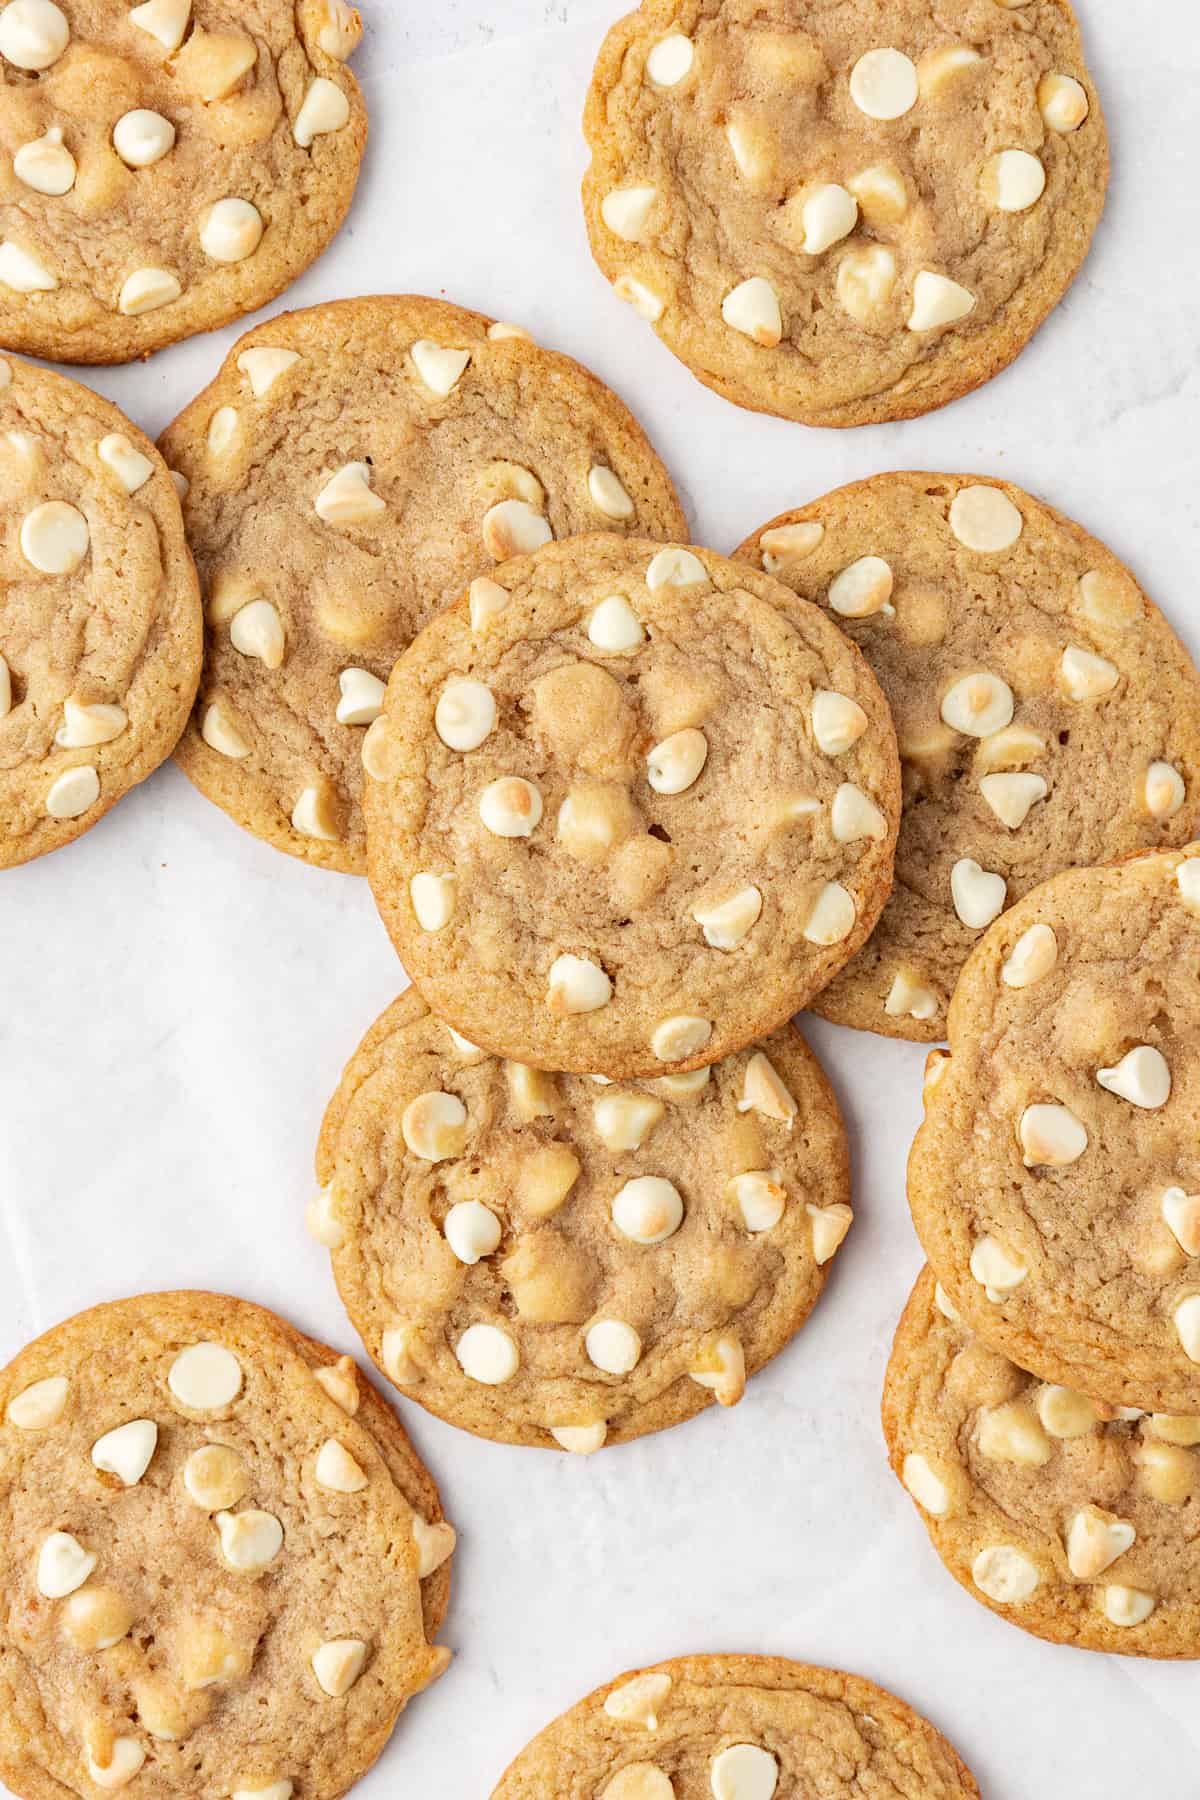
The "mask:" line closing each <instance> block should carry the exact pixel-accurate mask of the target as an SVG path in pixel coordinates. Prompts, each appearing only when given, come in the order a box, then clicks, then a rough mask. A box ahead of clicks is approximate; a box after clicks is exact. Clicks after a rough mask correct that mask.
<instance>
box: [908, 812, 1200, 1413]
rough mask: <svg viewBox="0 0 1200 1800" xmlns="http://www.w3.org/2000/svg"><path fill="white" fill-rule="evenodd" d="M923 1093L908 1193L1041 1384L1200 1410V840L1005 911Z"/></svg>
mask: <svg viewBox="0 0 1200 1800" xmlns="http://www.w3.org/2000/svg"><path fill="white" fill-rule="evenodd" d="M925 1092H926V1098H925V1121H924V1124H923V1125H922V1126H921V1129H920V1131H919V1132H918V1134H917V1137H916V1141H915V1143H914V1144H913V1148H912V1154H911V1157H910V1160H909V1169H908V1194H909V1202H910V1205H911V1207H912V1214H913V1220H914V1222H915V1224H916V1228H917V1233H918V1235H919V1237H920V1239H921V1243H922V1245H923V1246H924V1249H925V1254H926V1255H927V1256H928V1258H929V1261H930V1263H931V1264H932V1266H933V1268H934V1271H935V1273H936V1274H937V1276H938V1279H939V1280H940V1281H941V1282H942V1283H943V1284H944V1286H945V1288H946V1290H947V1292H948V1294H949V1296H950V1301H951V1304H952V1305H953V1306H954V1307H955V1308H956V1309H957V1310H958V1311H959V1312H960V1313H961V1314H962V1316H963V1318H964V1320H965V1321H966V1323H967V1324H968V1325H969V1326H970V1328H971V1329H972V1330H973V1331H976V1332H978V1334H979V1336H980V1337H982V1338H983V1339H984V1341H985V1342H986V1343H988V1344H989V1345H991V1346H992V1348H993V1349H995V1350H998V1351H1002V1352H1003V1353H1004V1354H1005V1355H1006V1356H1008V1357H1010V1358H1011V1359H1012V1361H1013V1362H1015V1363H1017V1364H1019V1366H1020V1367H1021V1368H1022V1369H1029V1370H1031V1371H1033V1372H1034V1373H1035V1374H1036V1375H1038V1376H1040V1377H1041V1378H1042V1379H1043V1380H1045V1381H1054V1382H1060V1383H1062V1384H1064V1385H1066V1386H1068V1387H1072V1388H1077V1389H1079V1390H1080V1391H1081V1392H1084V1393H1087V1394H1090V1395H1092V1396H1093V1397H1094V1398H1096V1399H1099V1400H1104V1401H1106V1402H1108V1403H1109V1404H1110V1405H1123V1406H1136V1407H1140V1408H1143V1409H1146V1408H1149V1409H1152V1410H1154V1411H1156V1412H1172V1413H1189V1414H1190V1413H1200V1138H1198V1137H1197V1132H1196V1117H1197V1111H1198V1110H1200V845H1192V846H1191V847H1190V848H1189V849H1188V850H1185V851H1169V852H1163V853H1158V854H1148V855H1142V856H1138V857H1135V858H1133V859H1131V860H1129V861H1126V862H1123V863H1119V864H1116V865H1115V866H1113V867H1110V868H1103V869H1076V870H1073V871H1071V872H1069V873H1068V874H1065V875H1059V876H1056V877H1055V879H1054V880H1053V881H1047V882H1045V883H1043V885H1042V886H1041V887H1039V888H1037V889H1035V891H1034V892H1033V893H1032V894H1029V895H1027V896H1026V898H1025V899H1024V900H1022V901H1021V902H1020V904H1019V905H1018V906H1014V907H1013V908H1012V910H1011V911H1010V912H1008V913H1006V914H1005V915H1004V917H1003V918H1002V919H999V920H997V922H996V924H995V925H993V927H992V929H991V930H990V931H989V932H988V934H987V936H986V937H985V938H984V940H983V942H982V943H981V944H980V946H979V948H978V949H977V950H976V951H975V953H974V955H973V956H972V957H971V959H970V961H969V962H968V963H967V966H966V968H965V969H964V970H963V973H962V978H961V979H960V981H959V984H958V988H957V990H956V992H955V995H954V1001H953V1004H952V1005H951V1008H950V1051H949V1053H947V1052H945V1051H934V1052H932V1053H931V1055H930V1058H929V1068H928V1072H927V1076H926V1088H925Z"/></svg>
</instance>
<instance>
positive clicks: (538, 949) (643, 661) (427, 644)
mask: <svg viewBox="0 0 1200 1800" xmlns="http://www.w3.org/2000/svg"><path fill="white" fill-rule="evenodd" d="M366 750H367V756H368V765H367V766H368V771H369V773H370V775H371V777H372V779H371V781H370V782H369V784H368V792H367V825H368V833H369V840H370V842H369V849H370V876H371V885H372V887H373V889H374V893H375V899H376V901H377V903H378V905H379V909H380V911H381V913H382V914H383V919H384V923H385V924H386V925H387V928H388V930H389V932H390V933H391V935H392V940H393V942H394V943H395V945H396V948H397V950H398V951H399V953H400V956H401V958H402V960H403V962H404V965H405V967H406V968H407V969H408V971H409V974H410V975H411V976H412V978H413V980H414V981H415V982H416V984H417V986H418V987H419V988H420V989H421V991H422V993H423V995H424V997H425V999H426V1001H427V1002H428V1003H429V1005H430V1007H431V1008H432V1010H433V1011H434V1012H435V1013H437V1014H438V1016H439V1017H441V1018H444V1019H446V1020H447V1021H448V1022H449V1023H450V1024H452V1025H453V1026H454V1027H455V1029H456V1030H458V1031H460V1032H461V1033H462V1034H463V1036H464V1037H467V1038H469V1039H470V1040H471V1042H472V1043H476V1044H481V1045H483V1046H484V1047H485V1048H486V1049H488V1050H490V1051H492V1052H493V1053H494V1054H496V1055H500V1056H507V1057H510V1058H512V1059H514V1060H515V1061H517V1062H526V1063H533V1064H536V1065H538V1066H539V1067H546V1068H554V1069H570V1070H577V1071H584V1072H591V1073H598V1074H601V1075H608V1076H610V1077H612V1078H614V1079H622V1078H625V1077H630V1076H650V1075H656V1074H662V1073H663V1072H664V1071H665V1070H666V1069H667V1068H674V1069H677V1070H679V1069H695V1068H699V1067H701V1066H702V1065H703V1064H705V1063H710V1062H716V1061H718V1060H719V1059H720V1058H722V1057H725V1056H728V1055H730V1054H731V1052H733V1051H734V1050H738V1049H741V1048H742V1046H743V1045H745V1044H749V1043H754V1042H755V1041H756V1040H758V1039H759V1038H762V1037H765V1036H767V1035H769V1033H770V1032H772V1031H773V1030H775V1028H776V1027H777V1026H778V1025H780V1024H782V1022H783V1021H784V1020H785V1019H787V1018H788V1017H789V1016H790V1015H791V1014H792V1013H794V1012H796V1011H797V1010H798V1009H799V1008H800V1007H801V1006H803V1005H804V1004H805V1002H806V1001H807V1000H809V999H810V998H811V996H812V995H813V994H814V993H816V992H817V991H818V990H819V989H820V988H821V987H823V986H824V985H825V984H826V983H827V982H828V981H829V980H831V979H832V977H833V976H834V975H835V974H836V973H837V971H838V970H839V969H840V968H841V967H842V966H843V964H844V963H845V962H846V960H847V959H848V958H849V957H850V956H852V955H853V954H854V951H855V950H856V949H857V948H858V947H859V945H860V944H861V943H862V942H863V940H864V939H865V938H866V936H867V934H868V933H869V932H870V930H871V927H872V925H873V924H874V922H875V919H876V918H877V916H878V914H879V910H880V908H881V907H882V905H883V902H884V900H885V898H886V896H887V892H888V888H889V886H890V883H891V865H892V853H893V846H894V842H895V834H896V826H897V814H898V810H899V804H898V803H899V783H898V776H897V763H896V752H895V741H894V734H893V730H892V725H891V721H890V718H889V716H888V712H887V707H886V705H885V703H884V700H883V696H882V694H881V693H880V691H879V688H878V686H877V684H876V682H875V680H874V678H873V677H872V676H871V674H870V671H869V670H868V669H867V666H866V664H865V663H864V662H863V660H862V658H861V657H860V655H859V653H858V651H857V650H856V649H855V648H854V646H853V645H852V644H851V643H850V642H849V641H848V639H846V638H845V637H843V635H842V633H841V632H839V631H838V630H837V628H836V627H835V626H834V625H833V624H831V623H830V621H829V620H828V619H826V618H824V617H823V616H822V614H821V612H820V610H819V608H817V607H815V606H810V605H809V604H808V603H807V602H804V601H797V600H796V598H795V597H794V596H793V595H792V594H791V593H790V591H789V590H788V589H787V588H786V587H784V586H783V585H782V584H781V583H779V582H776V581H774V580H772V579H771V577H769V576H764V575H760V574H758V573H757V572H756V571H754V570H752V569H748V568H745V567H741V566H739V565H738V564H736V563H731V562H727V561H725V559H724V558H723V557H720V556H715V555H713V553H712V552H711V551H708V550H694V549H684V548H681V547H680V546H678V545H673V546H670V547H669V548H667V549H661V548H660V547H659V546H657V545H655V544H651V543H646V542H644V541H640V540H625V541H621V540H620V539H617V538H613V537H584V538H577V539H576V540H575V541H574V542H573V543H570V544H560V545H553V546H547V547H546V548H545V549H543V550H541V551H539V552H538V553H536V554H535V555H534V556H531V557H528V558H522V559H518V560H516V561H514V562H512V563H511V564H509V565H508V566H507V567H503V568H500V569H498V570H497V571H496V575H495V579H494V580H487V581H484V582H480V583H476V584H475V586H474V587H473V588H472V589H471V591H470V594H469V595H468V596H464V597H463V599H462V600H460V601H459V603H458V604H457V605H456V606H454V607H451V608H449V609H448V610H447V611H446V612H444V613H443V614H441V616H440V617H439V618H437V619H435V620H434V621H433V622H432V623H431V624H430V625H428V626H426V628H425V630H424V631H423V632H422V633H421V634H420V636H419V637H418V638H417V639H416V640H415V641H414V643H413V645H412V647H411V648H410V649H409V651H408V652H407V654H406V655H405V656H403V657H402V658H401V659H400V661H399V662H398V663H397V665H396V668H395V670H394V671H393V673H392V678H391V682H390V684H389V687H388V692H387V699H386V701H385V705H384V712H383V715H382V717H381V718H380V719H379V721H378V722H377V723H376V724H374V725H373V726H372V727H371V730H370V734H369V736H368V739H367V745H366Z"/></svg>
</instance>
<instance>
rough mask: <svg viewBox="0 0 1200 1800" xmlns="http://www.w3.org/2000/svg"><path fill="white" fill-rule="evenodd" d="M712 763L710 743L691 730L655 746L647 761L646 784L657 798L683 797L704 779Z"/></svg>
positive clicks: (703, 736) (672, 735)
mask: <svg viewBox="0 0 1200 1800" xmlns="http://www.w3.org/2000/svg"><path fill="white" fill-rule="evenodd" d="M707 761H708V739H707V738H706V737H705V735H704V733H703V732H702V731H697V730H696V729H695V727H694V726H690V725H689V726H688V727H687V729H686V730H685V731H676V732H673V733H672V734H671V736H670V737H669V738H664V739H663V741H662V743H661V744H655V746H654V748H653V750H651V751H650V754H649V755H648V756H647V758H646V780H647V781H648V782H649V783H650V786H651V787H652V788H653V789H654V791H655V793H656V794H682V793H685V792H686V791H687V789H688V788H690V787H691V786H692V785H693V783H694V782H696V781H698V780H699V779H700V775H701V772H702V770H703V768H704V765H705V763H706V762H707Z"/></svg>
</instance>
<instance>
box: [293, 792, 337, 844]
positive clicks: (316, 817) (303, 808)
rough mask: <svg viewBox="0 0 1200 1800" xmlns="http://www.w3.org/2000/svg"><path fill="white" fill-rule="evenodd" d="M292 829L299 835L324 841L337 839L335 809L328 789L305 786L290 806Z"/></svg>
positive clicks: (332, 842)
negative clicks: (292, 805)
mask: <svg viewBox="0 0 1200 1800" xmlns="http://www.w3.org/2000/svg"><path fill="white" fill-rule="evenodd" d="M292 829H293V831H298V832H299V833H300V836H301V837H310V838H318V839H320V840H321V841H322V842H324V843H329V844H334V843H336V842H337V841H338V836H339V833H338V829H337V810H336V807H335V804H334V800H333V796H332V794H331V793H330V790H329V789H328V788H327V787H325V786H321V787H306V788H303V789H302V790H301V793H300V798H299V799H298V800H297V802H296V804H295V806H294V807H293V808H292Z"/></svg>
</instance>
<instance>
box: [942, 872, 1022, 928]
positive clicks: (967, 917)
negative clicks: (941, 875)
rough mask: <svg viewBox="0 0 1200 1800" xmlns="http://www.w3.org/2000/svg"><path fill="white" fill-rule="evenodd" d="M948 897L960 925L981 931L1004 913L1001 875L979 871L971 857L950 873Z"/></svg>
mask: <svg viewBox="0 0 1200 1800" xmlns="http://www.w3.org/2000/svg"><path fill="white" fill-rule="evenodd" d="M950 894H951V898H952V899H953V901H954V910H955V912H956V913H957V914H958V916H959V918H960V919H961V920H962V922H963V924H964V925H969V926H970V927H971V929H972V930H974V931H981V930H982V929H983V927H984V926H985V925H990V924H991V922H992V920H993V919H995V918H998V917H999V915H1000V914H1001V913H1002V912H1003V911H1004V903H1005V901H1006V899H1007V898H1008V883H1007V882H1006V881H1005V879H1004V877H1003V875H993V874H991V873H989V871H988V870H986V869H981V868H980V866H979V864H978V863H977V862H976V861H975V859H974V857H972V856H963V857H960V858H959V860H958V862H956V863H955V865H954V867H953V868H952V869H951V871H950Z"/></svg>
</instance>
